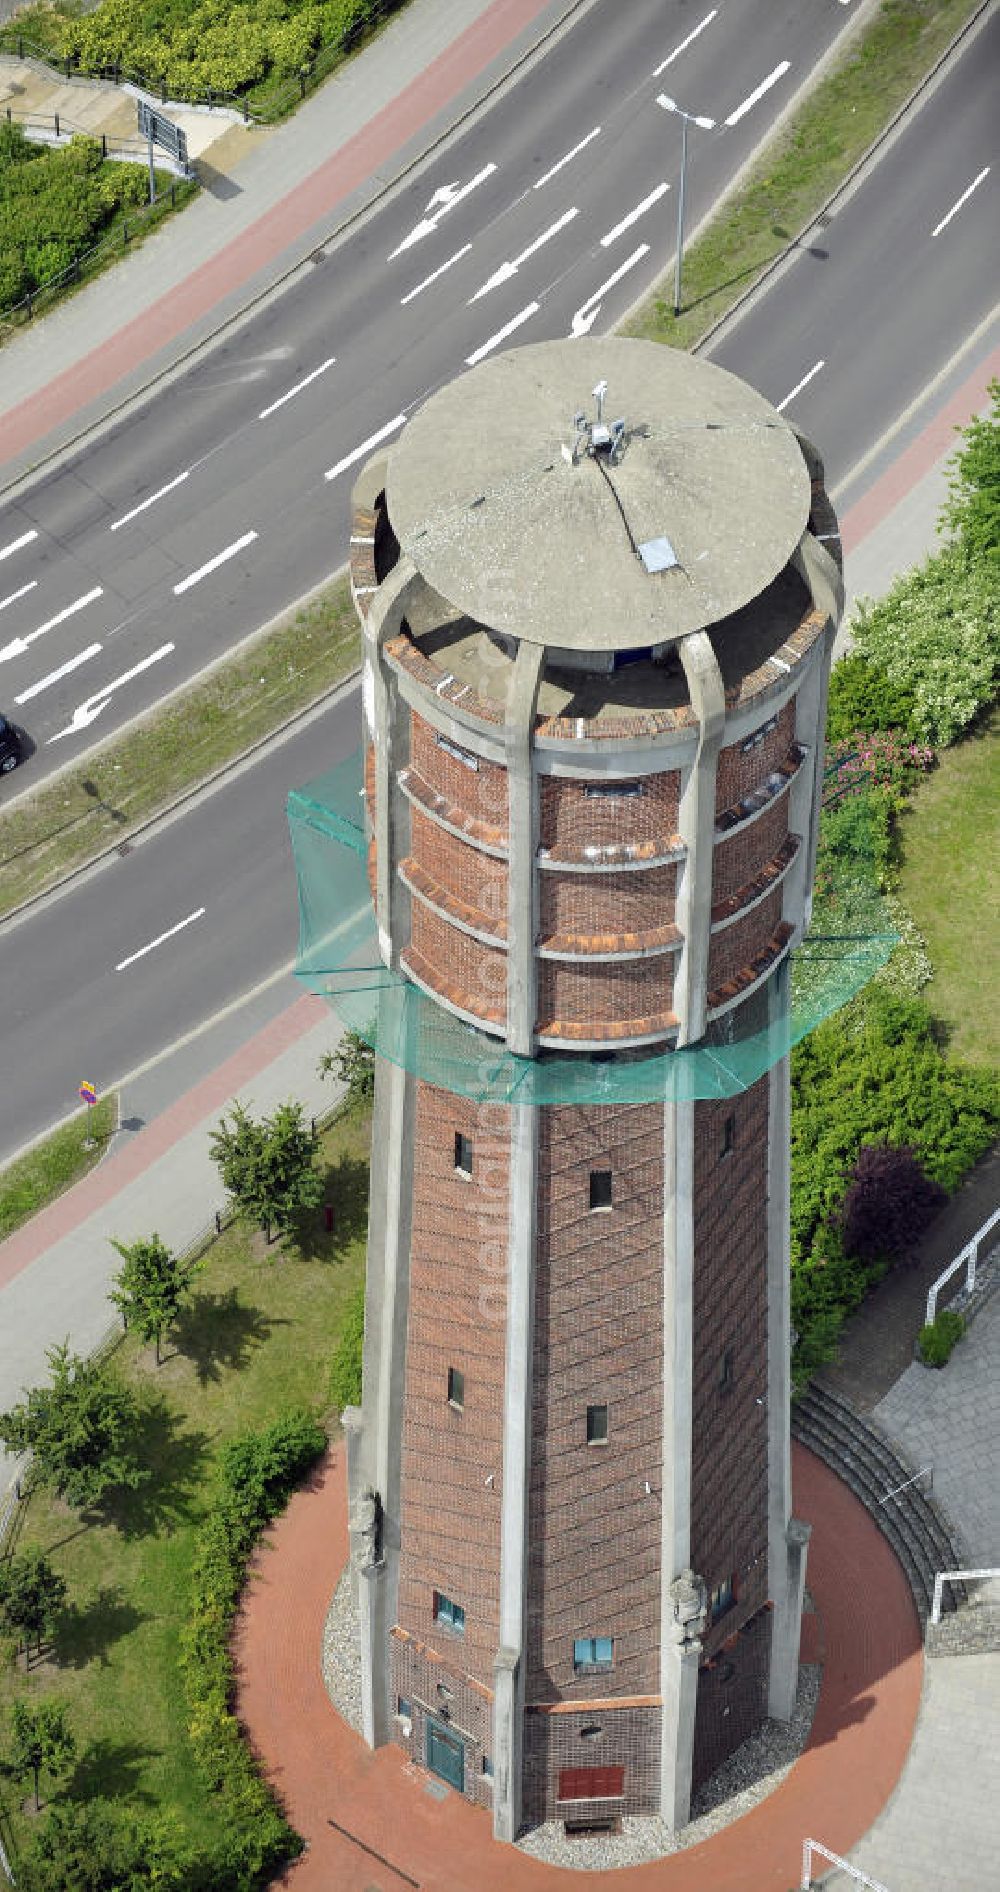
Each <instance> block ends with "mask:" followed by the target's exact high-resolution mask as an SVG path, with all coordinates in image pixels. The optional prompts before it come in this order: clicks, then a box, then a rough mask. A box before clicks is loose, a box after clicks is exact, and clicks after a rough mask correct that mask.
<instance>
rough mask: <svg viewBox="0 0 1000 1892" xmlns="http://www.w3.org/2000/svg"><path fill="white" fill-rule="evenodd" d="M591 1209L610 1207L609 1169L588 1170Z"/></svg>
mask: <svg viewBox="0 0 1000 1892" xmlns="http://www.w3.org/2000/svg"><path fill="white" fill-rule="evenodd" d="M590 1206H591V1209H610V1207H611V1171H610V1169H592V1170H591V1172H590Z"/></svg>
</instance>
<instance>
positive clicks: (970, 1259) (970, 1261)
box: [927, 1209, 1000, 1327]
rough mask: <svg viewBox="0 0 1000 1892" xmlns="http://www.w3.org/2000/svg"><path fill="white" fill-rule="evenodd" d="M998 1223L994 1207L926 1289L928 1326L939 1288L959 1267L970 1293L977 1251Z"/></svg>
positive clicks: (932, 1316) (974, 1277)
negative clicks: (969, 1239) (981, 1224)
mask: <svg viewBox="0 0 1000 1892" xmlns="http://www.w3.org/2000/svg"><path fill="white" fill-rule="evenodd" d="M998 1224H1000V1209H994V1211H993V1214H992V1215H991V1216H990V1217H989V1219H988V1221H986V1222H984V1223H983V1226H982V1228H981V1229H977V1230H976V1233H975V1235H973V1237H972V1240H971V1241H968V1242H966V1244H965V1247H964V1248H963V1249H962V1250H961V1252H960V1253H959V1254H957V1255H956V1256H955V1259H954V1261H952V1262H949V1264H948V1266H947V1268H946V1269H945V1270H944V1273H943V1274H939V1275H938V1278H937V1280H936V1281H935V1283H934V1285H933V1287H932V1288H930V1289H929V1290H928V1294H927V1325H928V1327H929V1326H930V1324H931V1322H932V1321H933V1320H934V1318H935V1316H936V1314H937V1301H938V1295H939V1293H940V1291H941V1289H942V1288H943V1287H944V1285H945V1282H946V1281H950V1280H951V1277H952V1275H953V1274H957V1272H958V1270H959V1268H964V1269H965V1292H966V1294H971V1293H972V1291H973V1289H974V1288H975V1285H976V1269H977V1267H978V1266H979V1251H980V1249H981V1247H982V1245H983V1242H984V1241H985V1240H986V1237H987V1235H991V1234H992V1233H993V1230H994V1229H995V1228H996V1227H997V1226H998Z"/></svg>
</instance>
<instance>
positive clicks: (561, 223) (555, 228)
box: [469, 210, 580, 308]
mask: <svg viewBox="0 0 1000 1892" xmlns="http://www.w3.org/2000/svg"><path fill="white" fill-rule="evenodd" d="M579 215H580V212H579V211H578V210H565V211H564V212H563V214H562V216H561V217H557V218H556V221H555V223H552V224H550V225H549V227H548V229H547V230H543V231H542V234H541V236H539V237H536V238H535V240H534V242H533V243H529V244H528V247H527V249H526V250H522V251H521V254H520V256H515V257H514V258H513V259H512V260H511V261H510V262H509V263H501V265H500V267H499V269H495V270H494V271H493V274H492V276H491V277H490V279H489V281H488V282H484V284H483V286H482V288H481V289H477V290H476V293H475V295H474V296H470V297H469V307H470V308H471V307H472V304H473V303H474V302H478V301H479V298H480V296H488V295H489V293H490V290H491V289H499V287H500V285H501V283H505V282H509V281H510V279H511V277H512V276H516V275H517V272H518V270H519V269H520V267H521V264H522V263H526V262H527V260H528V258H529V256H534V254H535V251H536V250H540V249H541V248H542V247H543V245H544V244H546V243H549V242H550V241H551V239H552V238H553V237H554V236H558V235H559V232H560V230H565V228H566V225H567V224H568V223H572V221H573V218H574V217H578V216H579Z"/></svg>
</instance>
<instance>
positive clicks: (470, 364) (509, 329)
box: [465, 302, 541, 368]
mask: <svg viewBox="0 0 1000 1892" xmlns="http://www.w3.org/2000/svg"><path fill="white" fill-rule="evenodd" d="M540 306H541V305H540V303H537V302H529V303H528V306H527V308H526V309H522V310H521V311H520V313H519V314H518V315H515V316H513V317H512V318H511V320H510V321H509V322H505V323H504V325H503V328H498V329H497V332H496V334H495V335H491V336H490V339H489V341H488V342H484V343H483V345H482V347H481V348H477V349H476V350H475V351H474V353H473V354H471V355H466V357H465V365H466V367H467V368H474V367H475V365H476V363H477V361H482V360H483V358H484V356H486V355H488V354H490V353H491V352H492V350H493V349H494V348H499V346H500V343H501V342H505V341H506V340H507V337H508V335H513V333H514V330H515V329H517V328H520V327H521V326H522V324H523V323H525V322H530V320H531V318H532V316H533V315H537V314H538V311H539V308H540Z"/></svg>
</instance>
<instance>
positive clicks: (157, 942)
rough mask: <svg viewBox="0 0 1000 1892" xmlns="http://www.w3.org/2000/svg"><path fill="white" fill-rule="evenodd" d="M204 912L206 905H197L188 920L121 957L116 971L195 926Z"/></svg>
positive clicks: (123, 968) (179, 921)
mask: <svg viewBox="0 0 1000 1892" xmlns="http://www.w3.org/2000/svg"><path fill="white" fill-rule="evenodd" d="M204 913H205V908H204V907H196V909H195V911H194V912H193V913H189V914H188V916H187V919H186V920H178V922H177V925H176V926H168V928H167V930H166V932H165V933H158V934H157V936H156V938H155V939H151V940H150V941H149V944H148V945H147V946H140V948H139V950H138V952H137V953H130V954H129V956H128V958H127V959H119V961H118V964H117V966H116V967H115V971H116V972H124V971H125V968H126V966H134V965H135V962H136V960H137V959H145V957H146V954H147V953H152V952H155V951H156V948H157V946H162V945H163V942H164V940H168V939H173V937H174V935H175V934H176V933H183V931H184V928H185V927H186V926H193V925H194V922H195V920H200V919H202V918H203V916H204Z"/></svg>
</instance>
